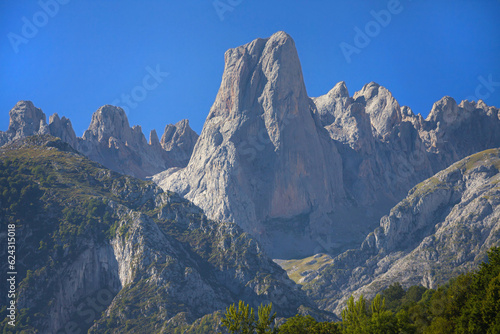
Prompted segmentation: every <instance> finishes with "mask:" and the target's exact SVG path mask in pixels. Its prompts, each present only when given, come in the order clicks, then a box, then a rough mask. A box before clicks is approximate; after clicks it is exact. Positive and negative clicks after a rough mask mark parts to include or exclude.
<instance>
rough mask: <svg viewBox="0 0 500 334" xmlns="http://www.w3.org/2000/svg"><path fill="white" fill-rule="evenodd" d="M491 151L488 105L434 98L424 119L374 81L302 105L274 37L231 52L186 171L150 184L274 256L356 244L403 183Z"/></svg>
mask: <svg viewBox="0 0 500 334" xmlns="http://www.w3.org/2000/svg"><path fill="white" fill-rule="evenodd" d="M497 146H500V120H499V113H498V109H497V108H493V107H488V106H486V105H485V104H484V103H483V102H482V101H480V102H478V103H475V102H472V103H470V102H467V101H464V102H462V103H461V104H460V105H457V104H456V102H455V101H454V100H453V99H452V98H450V97H444V98H443V99H442V100H440V101H438V102H436V104H435V105H434V107H433V109H432V111H431V113H430V115H429V117H428V118H427V119H426V120H424V119H423V118H422V116H421V115H420V114H419V115H414V114H413V112H412V111H411V109H410V108H409V107H406V106H403V107H402V106H400V105H399V103H398V102H397V100H396V99H395V98H394V97H393V96H392V94H391V93H390V92H389V91H388V90H387V89H386V88H384V87H382V86H380V85H379V84H377V83H374V82H371V83H369V84H367V85H365V86H364V87H363V88H362V89H361V90H360V91H359V92H356V93H355V94H354V95H353V96H352V97H351V96H350V95H349V92H348V90H347V87H346V85H345V83H344V82H340V83H338V84H337V85H335V87H334V88H333V89H332V90H331V91H330V92H328V94H326V95H324V96H320V97H317V98H312V99H310V98H309V97H308V96H307V92H306V88H305V86H304V82H303V77H302V71H301V67H300V62H299V59H298V56H297V51H296V49H295V44H294V42H293V40H292V39H291V38H290V36H288V35H287V34H286V33H284V32H278V33H276V34H274V35H273V36H271V37H270V38H268V39H257V40H255V41H253V42H251V43H249V44H246V45H243V46H240V47H238V48H235V49H230V50H228V51H227V52H226V54H225V69H224V74H223V76H222V82H221V86H220V89H219V92H218V94H217V98H216V100H215V102H214V104H213V106H212V108H211V109H210V113H209V115H208V117H207V119H206V122H205V125H204V128H203V131H202V134H201V136H200V139H199V141H198V143H197V145H196V147H195V149H194V152H193V156H192V157H191V161H190V163H189V164H188V166H187V167H186V168H184V169H181V170H179V169H175V170H174V169H172V170H169V171H167V172H164V173H161V174H159V175H157V176H155V178H154V179H155V180H156V182H158V183H159V184H160V185H161V186H162V187H163V188H164V189H169V190H173V191H177V192H180V193H181V194H183V195H184V196H185V197H186V198H188V199H190V200H192V201H193V202H195V203H196V204H197V205H199V206H200V207H202V208H203V209H204V210H205V211H206V212H207V214H208V215H209V216H210V217H212V218H216V219H222V220H229V221H234V222H237V223H238V224H239V225H241V226H242V227H243V228H244V229H245V230H246V231H248V232H250V233H251V234H252V235H254V236H256V237H257V238H259V239H260V240H261V241H262V242H263V244H264V246H265V247H266V249H267V251H268V252H269V253H270V254H271V255H272V256H274V257H285V258H291V257H295V256H306V255H311V254H312V253H315V252H320V251H322V252H329V253H331V254H332V253H333V254H335V253H338V252H339V250H342V249H347V248H350V247H355V246H356V245H357V244H358V243H359V242H361V241H362V240H363V238H364V237H365V236H366V234H367V233H368V232H370V231H371V230H373V228H375V227H376V225H377V224H378V221H379V219H380V218H381V217H382V216H383V215H384V214H386V213H387V212H388V210H389V209H390V208H391V207H393V206H394V205H395V204H396V203H397V202H398V201H400V200H401V199H402V198H404V196H405V195H406V193H407V192H408V190H409V189H411V187H413V186H414V185H415V184H417V183H418V182H421V181H422V180H425V179H426V178H428V177H430V176H432V175H433V174H435V173H437V172H438V171H440V170H442V169H444V168H446V167H447V166H449V165H450V164H452V163H453V162H455V161H457V160H459V159H461V158H463V157H465V156H467V155H470V154H473V153H475V152H478V151H481V150H484V149H487V148H491V147H497Z"/></svg>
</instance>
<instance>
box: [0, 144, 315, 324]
mask: <svg viewBox="0 0 500 334" xmlns="http://www.w3.org/2000/svg"><path fill="white" fill-rule="evenodd" d="M59 148H61V149H59ZM0 158H1V159H0V203H2V205H1V206H0V207H1V210H0V221H1V222H2V223H3V224H7V223H13V224H14V223H15V224H17V227H16V238H17V240H18V242H20V243H22V245H23V247H22V248H19V249H18V251H17V252H16V259H18V262H17V267H16V270H17V272H18V275H17V279H18V282H19V283H20V284H19V293H18V296H19V297H18V299H17V300H16V302H17V305H18V306H19V307H20V308H23V309H24V310H23V316H22V317H20V319H19V322H18V326H19V327H21V328H23V329H26V330H28V331H29V330H35V329H36V330H38V331H39V332H41V333H56V332H58V331H60V330H61V331H67V332H71V331H73V332H75V331H77V330H81V331H82V332H85V331H87V329H89V328H90V327H91V326H94V327H92V329H91V332H97V333H100V332H104V331H106V330H110V331H115V332H120V333H126V332H127V333H128V332H130V333H134V332H138V331H140V332H148V333H149V332H151V333H152V332H161V331H162V328H163V327H164V325H166V324H169V326H170V327H169V329H168V330H166V329H165V330H164V331H163V332H165V333H169V332H172V331H173V330H174V329H175V327H176V326H177V325H172V322H171V320H172V319H174V320H175V319H177V320H175V321H179V318H182V319H184V320H182V322H181V323H180V324H179V325H185V324H188V323H191V322H192V321H194V320H195V319H197V318H200V317H202V316H204V315H206V314H210V313H213V312H215V311H218V310H223V309H225V308H226V307H227V306H228V305H229V304H231V303H234V302H237V301H238V300H239V299H242V300H245V301H246V302H247V303H250V304H251V305H252V306H253V307H256V306H258V305H259V304H260V303H268V302H272V303H273V305H274V306H275V308H276V311H278V313H279V314H280V315H281V316H292V315H294V314H296V313H297V311H298V309H299V307H300V306H301V305H304V306H305V307H308V308H311V309H314V308H313V307H312V304H311V303H310V302H308V300H307V298H306V296H305V294H304V293H303V292H302V291H300V289H298V287H297V286H296V285H295V284H294V283H293V282H292V281H290V280H289V279H288V278H287V276H286V273H285V272H284V271H283V270H282V269H281V268H280V267H279V266H277V265H276V264H275V263H274V262H273V261H272V260H271V259H270V258H268V257H267V256H266V255H265V254H264V253H263V252H262V250H261V249H260V246H259V244H258V243H257V242H255V241H254V240H253V239H251V238H250V237H249V236H248V235H247V234H246V233H243V232H242V230H241V229H240V228H239V227H237V226H236V225H235V224H231V223H221V222H215V221H211V220H208V219H207V218H206V216H205V215H204V214H203V212H202V211H201V209H200V208H198V207H196V206H195V205H193V204H192V203H190V202H188V201H187V200H185V199H183V198H181V197H179V196H178V195H176V194H174V193H164V192H163V191H162V190H161V189H160V188H158V187H157V186H155V185H154V184H153V183H152V182H145V181H141V180H138V179H134V178H131V177H128V176H124V175H120V174H118V173H115V172H112V171H110V170H108V169H106V168H103V167H102V166H101V165H99V164H97V163H94V162H92V161H90V160H88V159H87V158H85V157H84V156H83V155H80V154H78V153H76V152H75V151H74V150H73V149H71V147H70V146H69V145H68V144H65V143H63V142H62V141H61V140H59V139H56V138H54V137H51V136H34V137H28V138H25V139H23V140H17V141H14V142H13V143H10V144H9V145H6V146H4V147H2V148H0ZM40 167H41V168H40ZM12 180H14V181H12ZM12 182H15V184H14V183H12ZM15 187H18V188H20V191H19V192H17V191H14V190H12V189H13V188H15ZM21 193H22V194H24V195H22V196H21V195H19V194H21ZM6 231H7V230H6V229H5V230H4V231H3V232H0V233H1V236H2V238H6V237H7V236H6V234H7V232H6ZM6 251H7V250H6V248H5V249H2V250H0V255H1V256H4V257H6V256H7V253H6ZM1 269H2V270H4V271H5V272H7V263H5V264H3V265H1ZM28 270H29V271H28ZM6 284H7V283H6V281H2V282H0V288H3V289H6ZM2 298H4V299H5V300H3V301H2V304H5V303H3V302H4V301H6V300H7V296H6V295H5V296H4V297H2ZM319 313H320V312H319ZM174 320H172V321H174ZM4 323H5V322H4ZM5 326H7V325H6V324H5ZM139 329H140V330H139Z"/></svg>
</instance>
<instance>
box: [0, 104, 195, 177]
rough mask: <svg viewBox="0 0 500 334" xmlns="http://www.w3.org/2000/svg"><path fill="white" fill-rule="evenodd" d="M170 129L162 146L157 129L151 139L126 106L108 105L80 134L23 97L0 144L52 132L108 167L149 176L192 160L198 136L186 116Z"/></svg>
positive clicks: (168, 127)
mask: <svg viewBox="0 0 500 334" xmlns="http://www.w3.org/2000/svg"><path fill="white" fill-rule="evenodd" d="M167 129H169V131H168V132H169V139H168V140H163V141H162V145H160V142H159V140H158V136H157V135H156V132H154V133H152V134H151V140H150V143H148V142H147V141H146V138H145V137H144V135H143V133H142V130H141V127H140V126H133V127H130V125H129V123H128V119H127V115H126V114H125V112H124V111H123V109H121V108H119V107H115V106H111V105H105V106H103V107H101V108H99V109H98V110H97V111H96V112H95V113H94V114H93V115H92V120H91V122H90V125H89V128H88V129H87V130H86V131H85V133H84V134H83V136H82V137H81V138H78V137H76V135H75V131H74V130H73V127H72V125H71V121H70V120H69V119H67V118H66V117H62V118H59V115H58V114H54V115H52V116H50V122H49V124H48V125H47V124H46V116H45V114H44V113H43V112H42V110H41V109H38V108H35V107H34V106H33V103H31V102H30V101H19V102H18V103H17V104H16V106H15V107H14V108H13V109H12V110H11V111H10V124H9V129H8V130H7V131H6V132H0V145H4V144H6V143H8V142H11V141H13V140H16V139H20V138H24V137H27V136H31V135H36V134H51V135H53V136H56V137H59V138H61V139H62V140H63V141H65V142H67V143H68V144H70V145H71V146H72V147H74V148H75V149H76V150H78V151H80V152H82V153H83V154H85V155H86V156H87V157H89V158H90V159H92V160H94V161H97V162H99V163H102V164H103V165H104V166H106V167H108V168H111V169H113V170H115V171H118V172H121V173H123V174H128V175H132V176H136V177H140V178H146V177H148V176H152V175H153V174H156V173H159V172H161V171H163V170H165V169H168V168H170V167H184V166H186V165H187V162H188V161H189V157H190V156H191V152H192V150H193V148H194V145H195V143H196V140H197V139H198V135H197V134H196V133H195V132H194V131H193V130H191V128H190V127H189V122H188V121H187V120H182V121H180V122H179V123H177V124H176V125H167ZM163 137H164V138H165V135H164V136H163Z"/></svg>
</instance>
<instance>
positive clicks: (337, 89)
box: [328, 81, 349, 97]
mask: <svg viewBox="0 0 500 334" xmlns="http://www.w3.org/2000/svg"><path fill="white" fill-rule="evenodd" d="M328 96H330V97H349V91H348V90H347V86H346V84H345V81H341V82H338V83H337V84H336V85H335V86H334V87H333V88H332V89H331V90H330V91H329V92H328Z"/></svg>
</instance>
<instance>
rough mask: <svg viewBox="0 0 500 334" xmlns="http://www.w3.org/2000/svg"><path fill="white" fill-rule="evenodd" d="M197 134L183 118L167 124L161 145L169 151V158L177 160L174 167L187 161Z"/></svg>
mask: <svg viewBox="0 0 500 334" xmlns="http://www.w3.org/2000/svg"><path fill="white" fill-rule="evenodd" d="M197 140H198V134H197V133H196V132H194V131H193V130H192V129H191V128H190V127H189V121H188V120H187V119H183V120H181V121H179V122H177V123H176V124H173V125H172V124H168V125H167V126H166V127H165V132H164V133H163V136H162V137H161V142H160V144H161V147H163V149H164V150H165V151H167V152H170V154H171V158H172V159H174V160H175V161H176V162H178V163H177V164H176V165H173V166H176V167H184V166H186V165H187V163H188V162H189V159H190V158H191V154H192V153H193V149H194V145H195V144H196V141H197Z"/></svg>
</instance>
